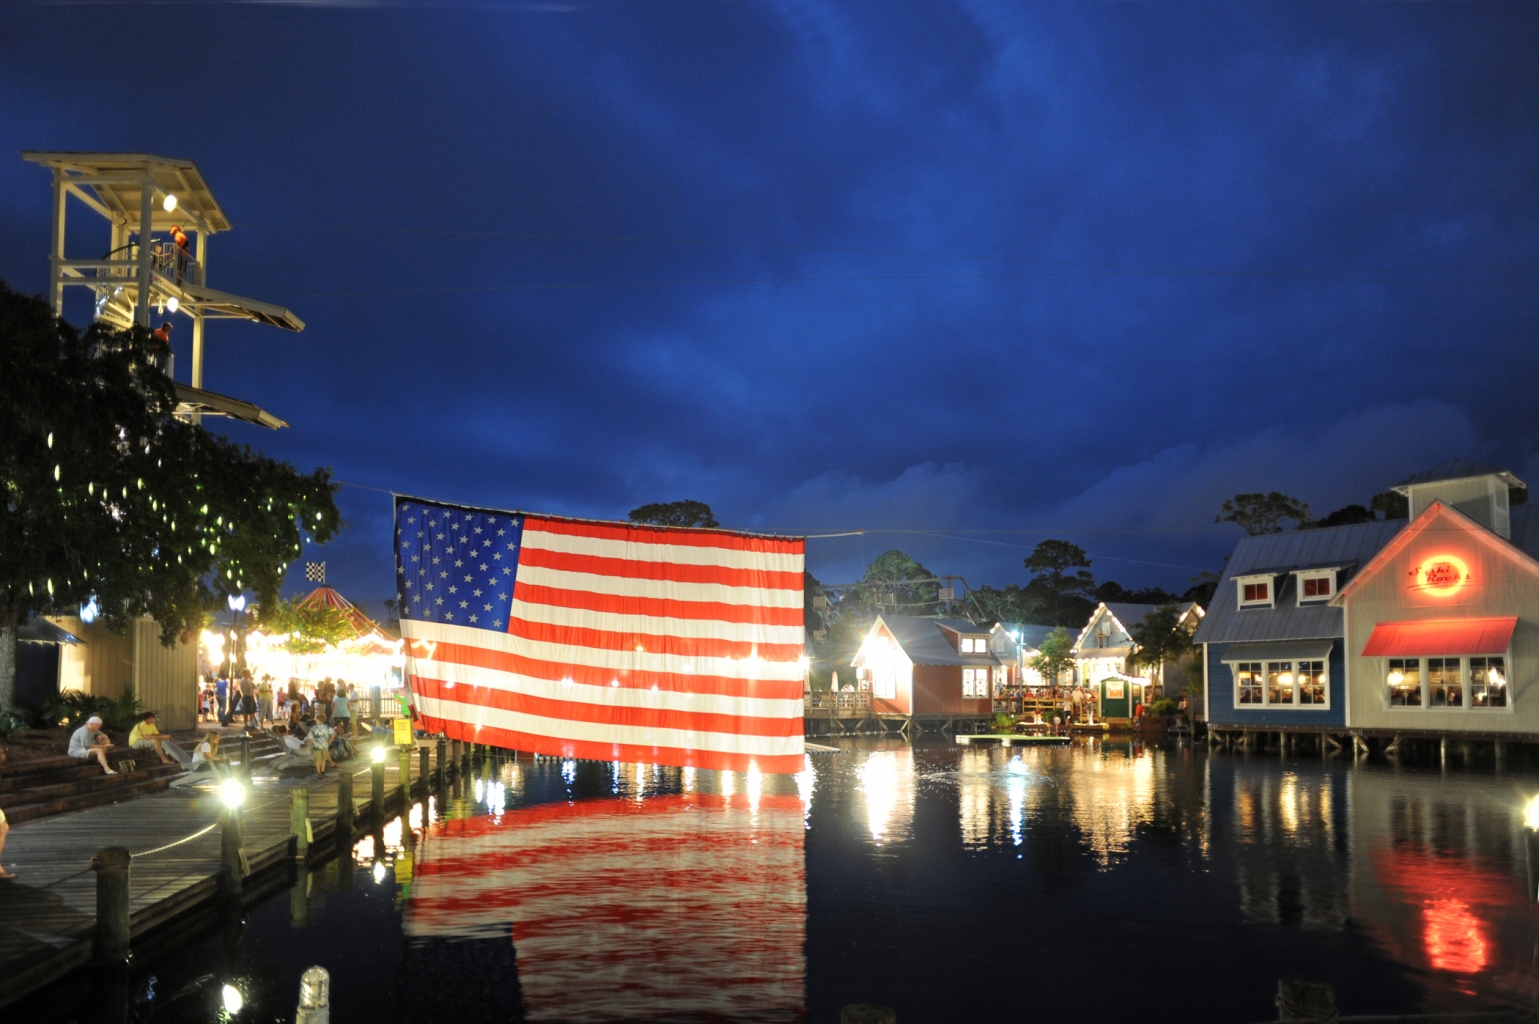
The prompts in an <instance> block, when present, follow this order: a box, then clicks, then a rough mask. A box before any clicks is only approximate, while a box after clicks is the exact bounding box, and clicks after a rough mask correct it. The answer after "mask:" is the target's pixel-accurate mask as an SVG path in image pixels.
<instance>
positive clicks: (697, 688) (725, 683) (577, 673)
mask: <svg viewBox="0 0 1539 1024" xmlns="http://www.w3.org/2000/svg"><path fill="white" fill-rule="evenodd" d="M433 662H447V663H450V664H454V665H468V666H470V667H472V668H485V669H491V670H493V671H496V672H511V673H514V674H516V675H521V676H528V677H530V678H532V679H549V680H553V681H559V680H562V679H571V680H572V681H573V682H574V683H579V684H584V685H588V686H608V685H609V684H610V682H612V681H614V680H616V679H618V680H619V681H620V685H621V686H622V687H628V688H631V689H637V690H650V689H652V688H653V687H656V688H657V689H659V690H668V691H670V692H673V693H706V694H715V695H718V696H723V697H763V698H768V699H772V700H795V699H796V698H798V697H800V696H801V695H802V690H803V683H802V681H801V680H800V679H734V678H732V677H730V676H708V675H685V674H683V673H681V672H645V671H617V670H615V669H610V668H604V667H602V666H597V665H582V664H574V663H572V662H568V661H546V660H544V659H541V658H530V657H525V656H524V655H522V654H513V653H512V652H510V651H494V650H491V649H489V648H486V647H471V646H469V645H467V644H451V643H443V642H440V643H437V644H435V645H433V655H432V658H431V659H429V658H422V657H416V658H414V659H413V664H414V665H415V666H416V667H417V668H418V669H425V668H427V667H428V666H429V665H431V664H432V663H433Z"/></svg>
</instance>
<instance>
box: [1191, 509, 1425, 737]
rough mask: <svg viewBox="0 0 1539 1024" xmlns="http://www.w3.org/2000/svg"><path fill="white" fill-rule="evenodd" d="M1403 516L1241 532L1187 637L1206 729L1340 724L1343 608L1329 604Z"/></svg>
mask: <svg viewBox="0 0 1539 1024" xmlns="http://www.w3.org/2000/svg"><path fill="white" fill-rule="evenodd" d="M1405 525H1406V521H1405V520H1404V519H1390V520H1384V521H1381V522H1375V523H1357V524H1354V525H1351V526H1332V527H1324V528H1321V529H1314V530H1298V531H1295V532H1292V533H1273V534H1263V535H1261V536H1257V537H1246V538H1245V539H1244V540H1242V541H1240V543H1239V544H1238V545H1237V546H1236V547H1235V549H1234V554H1233V555H1232V556H1231V557H1230V559H1229V564H1228V566H1227V567H1226V568H1225V570H1224V575H1223V578H1222V579H1220V580H1219V583H1218V589H1217V590H1216V591H1215V592H1214V594H1213V600H1212V601H1211V602H1210V603H1209V606H1208V614H1207V615H1206V616H1205V617H1204V618H1203V620H1202V624H1201V625H1200V626H1198V627H1197V633H1196V635H1195V636H1194V637H1193V639H1194V640H1195V641H1196V642H1197V643H1198V644H1201V645H1202V651H1203V660H1204V668H1205V671H1206V678H1207V685H1206V687H1205V695H1206V701H1207V718H1208V727H1209V728H1210V729H1213V730H1225V729H1239V730H1247V729H1256V730H1273V731H1278V730H1285V729H1290V728H1299V727H1303V728H1307V729H1342V730H1345V727H1346V724H1347V717H1346V715H1347V689H1346V648H1345V642H1344V637H1345V635H1346V631H1345V628H1344V622H1343V615H1342V610H1341V608H1339V607H1335V606H1333V605H1332V604H1331V599H1332V598H1334V597H1335V596H1336V594H1337V593H1338V591H1339V590H1340V589H1341V587H1342V586H1344V585H1345V584H1346V582H1347V581H1348V580H1350V579H1351V578H1352V575H1353V573H1355V572H1356V571H1357V570H1358V569H1359V568H1361V567H1362V566H1363V565H1364V564H1366V563H1367V562H1368V561H1369V559H1371V558H1373V556H1374V555H1376V554H1377V553H1378V552H1379V551H1380V549H1382V548H1383V547H1384V545H1386V544H1388V543H1389V542H1390V540H1391V539H1392V538H1393V537H1394V536H1395V535H1396V534H1397V533H1399V532H1400V531H1401V530H1403V529H1404V528H1405Z"/></svg>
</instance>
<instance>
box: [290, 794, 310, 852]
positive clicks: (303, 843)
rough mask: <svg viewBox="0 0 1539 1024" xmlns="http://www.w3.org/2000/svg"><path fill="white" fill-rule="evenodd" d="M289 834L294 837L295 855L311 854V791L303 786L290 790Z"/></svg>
mask: <svg viewBox="0 0 1539 1024" xmlns="http://www.w3.org/2000/svg"><path fill="white" fill-rule="evenodd" d="M289 834H290V835H292V836H293V837H294V857H295V858H296V859H298V860H304V859H305V858H306V857H308V856H309V855H310V791H309V790H308V789H306V788H305V787H303V786H298V787H296V788H294V789H291V790H289Z"/></svg>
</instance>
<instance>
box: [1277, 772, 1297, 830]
mask: <svg viewBox="0 0 1539 1024" xmlns="http://www.w3.org/2000/svg"><path fill="white" fill-rule="evenodd" d="M1298 801H1299V785H1298V777H1297V776H1296V775H1294V774H1293V773H1292V772H1289V773H1288V774H1286V775H1284V776H1283V783H1282V786H1281V787H1279V789H1278V792H1277V812H1278V817H1279V818H1280V820H1281V822H1282V828H1283V831H1284V832H1287V833H1288V834H1289V835H1292V834H1293V833H1295V832H1297V831H1298V830H1299V803H1298Z"/></svg>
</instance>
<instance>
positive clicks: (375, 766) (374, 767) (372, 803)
mask: <svg viewBox="0 0 1539 1024" xmlns="http://www.w3.org/2000/svg"><path fill="white" fill-rule="evenodd" d="M369 783H370V788H369V814H370V815H372V816H373V817H374V818H375V819H376V820H378V819H379V818H380V817H382V816H383V815H384V813H385V762H383V761H375V762H373V763H372V764H370V765H369Z"/></svg>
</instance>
